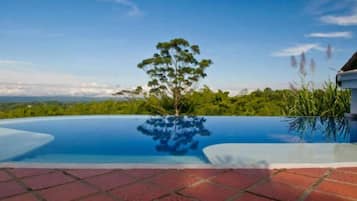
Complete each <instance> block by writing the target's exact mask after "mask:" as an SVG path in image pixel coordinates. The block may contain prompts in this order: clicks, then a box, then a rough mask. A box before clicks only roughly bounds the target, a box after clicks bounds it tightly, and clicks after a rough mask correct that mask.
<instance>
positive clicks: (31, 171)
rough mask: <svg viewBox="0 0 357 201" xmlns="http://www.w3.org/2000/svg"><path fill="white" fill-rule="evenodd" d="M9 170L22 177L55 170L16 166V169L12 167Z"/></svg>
mask: <svg viewBox="0 0 357 201" xmlns="http://www.w3.org/2000/svg"><path fill="white" fill-rule="evenodd" d="M9 171H10V172H12V173H13V174H14V175H15V176H16V177H18V178H21V177H28V176H34V175H40V174H46V173H48V172H51V171H53V170H50V169H42V168H16V169H10V170H9Z"/></svg>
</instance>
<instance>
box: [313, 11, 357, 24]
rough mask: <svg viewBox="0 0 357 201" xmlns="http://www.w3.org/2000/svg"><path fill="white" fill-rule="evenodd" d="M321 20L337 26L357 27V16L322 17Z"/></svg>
mask: <svg viewBox="0 0 357 201" xmlns="http://www.w3.org/2000/svg"><path fill="white" fill-rule="evenodd" d="M320 20H321V21H322V22H324V23H327V24H335V25H340V26H351V25H357V15H356V14H353V15H346V16H334V15H327V16H322V17H321V18H320Z"/></svg>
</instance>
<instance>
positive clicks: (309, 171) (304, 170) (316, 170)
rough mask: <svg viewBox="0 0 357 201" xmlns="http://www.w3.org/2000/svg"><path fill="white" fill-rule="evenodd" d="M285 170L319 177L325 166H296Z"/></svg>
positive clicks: (324, 170) (325, 170) (322, 173)
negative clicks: (296, 167)
mask: <svg viewBox="0 0 357 201" xmlns="http://www.w3.org/2000/svg"><path fill="white" fill-rule="evenodd" d="M286 172H288V173H293V174H299V175H305V176H309V177H318V178H320V177H322V176H323V175H324V174H325V173H326V172H327V168H298V169H288V170H286Z"/></svg>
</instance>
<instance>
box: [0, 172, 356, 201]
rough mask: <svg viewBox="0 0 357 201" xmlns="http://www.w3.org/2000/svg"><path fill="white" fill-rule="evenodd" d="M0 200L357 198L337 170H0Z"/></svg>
mask: <svg viewBox="0 0 357 201" xmlns="http://www.w3.org/2000/svg"><path fill="white" fill-rule="evenodd" d="M0 200H2V201H39V200H41V201H45V200H46V201H71V200H73V201H149V200H161V201H194V200H196V201H197V200H201V201H220V200H227V201H228V200H229V201H247V200H249V201H268V200H282V201H288V200H298V201H302V200H308V201H342V200H355V201H356V200H357V167H356V168H339V169H328V168H326V169H278V170H255V169H224V170H222V169H220V170H219V169H184V170H173V169H129V170H123V169H112V170H103V169H101V170H85V169H81V170H77V169H70V170H68V169H12V168H5V169H4V168H3V169H0Z"/></svg>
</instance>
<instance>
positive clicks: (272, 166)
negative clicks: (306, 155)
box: [0, 162, 357, 169]
mask: <svg viewBox="0 0 357 201" xmlns="http://www.w3.org/2000/svg"><path fill="white" fill-rule="evenodd" d="M344 167H357V162H348V163H345V162H341V163H273V164H269V165H267V166H265V167H259V166H257V167H256V166H239V165H227V166H215V165H210V164H148V163H110V164H108V163H12V162H5V163H0V168H49V169H293V168H344Z"/></svg>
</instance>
